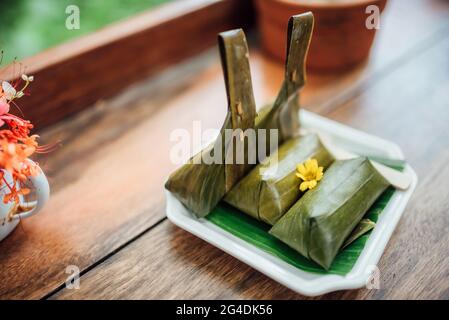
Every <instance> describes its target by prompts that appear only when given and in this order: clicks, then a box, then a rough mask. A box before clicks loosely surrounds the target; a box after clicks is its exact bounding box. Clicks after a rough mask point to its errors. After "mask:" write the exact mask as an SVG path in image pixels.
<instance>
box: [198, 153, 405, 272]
mask: <svg viewBox="0 0 449 320" xmlns="http://www.w3.org/2000/svg"><path fill="white" fill-rule="evenodd" d="M373 160H374V159H373ZM375 160H376V161H378V162H382V163H383V164H385V165H388V166H390V167H392V168H394V169H397V170H401V171H402V170H403V169H404V168H405V165H406V163H405V162H404V161H400V160H390V159H379V158H376V159H375ZM394 193H395V189H394V188H393V187H389V188H388V189H387V190H386V191H385V192H384V193H383V194H382V195H381V196H380V197H379V198H378V199H377V200H376V202H375V203H374V204H373V205H372V206H371V208H370V209H369V210H368V212H367V213H366V215H365V217H364V218H365V219H370V220H371V221H374V222H377V220H378V217H379V215H380V214H381V213H382V211H383V209H385V207H386V206H387V204H388V203H389V201H390V199H391V198H392V196H393V194H394ZM206 219H207V220H209V221H210V222H212V223H213V224H215V225H217V226H218V227H220V228H222V229H223V230H225V231H227V232H229V233H231V234H233V235H234V236H237V237H239V238H240V239H242V240H244V241H246V242H248V243H250V244H252V245H254V246H256V247H257V248H259V249H262V250H264V251H266V252H268V253H270V254H272V255H274V256H276V257H278V258H280V259H281V260H283V261H285V262H287V263H289V264H291V265H292V266H294V267H296V268H298V269H301V270H304V271H308V272H313V273H318V274H337V275H346V274H347V273H348V272H350V271H351V269H352V268H353V267H354V265H355V263H356V262H357V259H358V257H359V256H360V254H361V252H362V250H363V248H364V247H365V244H366V241H367V240H368V238H369V235H370V234H371V232H368V233H366V234H364V235H362V236H361V237H359V238H358V239H356V240H355V241H353V242H352V243H351V244H349V245H348V246H346V247H345V248H343V249H342V251H341V252H340V253H339V254H338V255H337V257H336V258H335V260H334V262H333V263H332V265H331V267H330V269H329V270H327V271H326V270H325V269H323V268H322V267H321V266H319V265H318V264H316V263H314V262H313V261H310V260H308V259H307V258H305V257H304V256H302V255H301V254H299V253H298V252H296V251H295V250H293V249H291V248H290V247H289V246H287V245H286V244H284V243H283V242H281V241H280V240H278V239H276V238H275V237H273V236H272V235H270V234H269V233H268V230H269V229H270V228H271V226H270V225H268V224H265V223H263V222H261V221H258V220H256V219H254V218H252V217H250V216H248V215H246V214H244V213H242V212H240V211H239V210H237V209H235V208H233V207H232V206H230V205H228V204H226V203H223V202H221V203H220V204H219V205H218V206H217V207H216V208H215V209H214V210H213V211H212V212H211V213H210V214H209V215H208V216H207V217H206Z"/></svg>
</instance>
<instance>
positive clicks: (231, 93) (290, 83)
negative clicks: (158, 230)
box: [165, 13, 313, 217]
mask: <svg viewBox="0 0 449 320" xmlns="http://www.w3.org/2000/svg"><path fill="white" fill-rule="evenodd" d="M312 28H313V15H312V14H311V13H305V14H301V15H297V16H294V17H292V18H291V19H290V21H289V31H288V37H287V60H286V66H285V79H284V82H283V84H282V86H281V89H280V91H279V94H278V96H277V98H276V100H275V102H274V103H273V104H272V105H270V106H268V107H266V108H263V109H262V110H261V111H260V112H259V113H258V114H257V115H256V107H255V102H254V96H253V89H252V82H251V73H250V68H249V59H248V57H249V54H248V47H247V43H246V39H245V35H244V33H243V31H242V30H241V29H236V30H231V31H227V32H223V33H220V35H219V48H220V53H221V60H222V67H223V73H224V78H225V85H226V91H227V96H228V113H227V116H226V119H225V122H224V124H223V127H222V129H221V131H220V135H219V138H218V139H217V141H215V143H213V144H212V145H209V146H208V147H207V148H205V149H203V150H202V151H201V152H199V153H198V154H196V155H194V156H193V157H192V158H191V159H190V160H189V161H188V162H187V163H186V164H185V165H184V166H182V167H181V168H179V169H178V170H176V171H175V172H174V173H172V174H171V175H170V177H169V179H168V181H167V182H166V184H165V188H166V189H167V190H169V191H170V192H171V193H172V194H173V195H174V196H175V197H176V198H177V199H178V200H179V201H181V202H182V203H183V204H184V205H185V206H186V207H187V208H188V209H189V210H191V211H192V212H193V213H194V214H195V215H196V216H198V217H204V216H206V215H207V214H209V213H210V211H212V209H213V208H214V207H215V206H216V205H217V204H218V202H219V201H220V200H221V199H222V198H223V197H224V195H225V194H226V193H227V192H229V191H230V190H231V189H232V187H233V186H234V185H235V184H236V183H237V182H238V181H239V180H240V179H241V178H242V177H244V175H245V174H246V173H247V172H248V171H249V170H250V169H251V168H252V167H254V166H255V165H256V163H252V162H249V161H247V160H248V158H250V156H249V155H248V154H250V153H254V154H257V155H260V154H261V153H262V152H261V149H260V148H259V142H260V141H259V133H260V132H261V131H262V130H266V131H269V130H271V129H274V130H277V131H278V132H277V136H276V138H275V139H272V138H270V137H271V135H269V134H265V135H264V136H265V138H266V144H265V146H266V148H265V150H268V152H264V155H265V156H269V155H270V153H271V152H272V150H275V149H276V148H272V145H273V142H275V143H276V147H277V145H280V144H281V143H283V142H284V141H285V140H287V139H290V138H292V137H295V136H297V135H298V133H299V118H298V111H299V101H298V90H299V89H300V88H301V87H302V86H303V85H304V83H305V58H306V55H307V50H308V47H309V43H310V38H311V34H312ZM227 129H232V130H240V131H241V132H242V133H243V132H246V130H248V129H253V130H256V131H257V135H256V137H257V143H256V144H255V145H251V144H250V143H247V144H245V149H244V151H245V152H244V153H245V155H244V157H245V162H244V163H243V164H241V163H240V164H239V163H236V162H235V161H234V162H232V161H231V162H229V161H227V160H228V159H229V157H228V156H229V155H231V157H232V154H233V150H234V149H233V146H232V143H233V141H234V140H233V139H226V135H225V134H224V132H225V130H227ZM264 132H265V131H264ZM270 134H271V133H270ZM270 140H275V141H270ZM264 142H265V141H262V143H261V144H263V143H264ZM217 148H218V149H221V150H222V161H221V162H220V163H217V162H213V163H204V162H202V161H201V160H202V159H203V158H204V157H206V158H215V157H216V154H215V150H217Z"/></svg>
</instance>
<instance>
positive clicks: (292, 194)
mask: <svg viewBox="0 0 449 320" xmlns="http://www.w3.org/2000/svg"><path fill="white" fill-rule="evenodd" d="M310 158H315V159H317V161H318V164H319V165H320V166H322V167H324V168H325V169H326V168H327V167H328V166H329V165H330V164H331V163H332V162H333V161H334V158H333V157H332V155H331V154H330V153H329V152H328V151H327V150H326V149H325V148H324V146H323V145H322V144H321V141H320V139H319V138H318V136H317V135H316V134H308V135H306V136H303V137H297V138H293V139H290V140H287V141H285V142H284V143H283V144H282V145H281V146H280V147H279V149H278V150H277V151H276V152H275V153H273V154H272V155H271V156H270V157H268V158H267V159H266V160H265V161H264V163H262V164H259V165H258V166H256V167H255V168H253V169H252V170H251V171H250V172H249V173H248V174H247V175H246V176H245V177H244V178H243V179H242V180H240V182H238V183H237V184H236V186H235V187H234V188H233V189H232V190H231V191H230V192H229V193H227V194H226V196H225V198H224V201H225V202H227V203H229V204H230V205H232V206H234V207H236V208H238V209H240V210H241V211H243V212H245V213H247V214H249V215H250V216H252V217H254V218H256V219H258V220H261V221H264V222H266V223H268V224H271V225H273V224H275V223H276V222H277V221H278V220H279V219H280V218H281V217H282V215H284V213H285V212H287V210H288V209H289V208H290V207H291V206H292V205H293V204H294V203H295V202H296V201H297V200H298V199H299V197H300V196H301V195H302V194H303V193H302V192H301V191H300V190H299V185H300V183H301V179H299V178H298V177H297V176H296V166H297V165H298V164H299V163H302V162H305V161H306V160H307V159H310Z"/></svg>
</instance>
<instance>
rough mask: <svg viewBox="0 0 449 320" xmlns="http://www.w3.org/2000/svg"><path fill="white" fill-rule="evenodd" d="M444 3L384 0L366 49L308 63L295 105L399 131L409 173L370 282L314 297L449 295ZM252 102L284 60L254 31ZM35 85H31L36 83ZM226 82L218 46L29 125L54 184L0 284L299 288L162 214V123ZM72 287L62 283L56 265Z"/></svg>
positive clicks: (165, 291)
mask: <svg viewBox="0 0 449 320" xmlns="http://www.w3.org/2000/svg"><path fill="white" fill-rule="evenodd" d="M448 17H449V3H448V2H447V1H442V0H407V1H405V0H392V1H391V2H390V4H389V7H388V8H387V11H386V13H385V15H384V17H383V19H382V20H381V30H380V31H379V34H378V38H377V40H376V43H375V47H374V49H373V55H372V58H371V60H370V61H369V63H367V64H366V65H364V66H361V67H360V68H358V69H356V70H354V71H352V72H350V73H347V74H344V75H339V76H337V75H333V76H317V75H310V76H309V81H308V84H307V86H306V88H305V90H304V91H303V94H302V97H301V98H302V103H303V105H304V106H305V108H306V109H308V110H311V111H314V112H317V113H319V114H322V115H325V116H327V117H329V118H331V119H334V120H337V121H340V122H342V123H344V124H347V125H350V126H352V127H354V128H357V129H360V130H364V131H366V132H369V133H371V134H374V135H377V136H380V137H382V138H385V139H390V140H392V141H394V142H395V143H397V144H399V145H400V146H401V148H402V149H403V151H404V153H405V156H406V158H407V160H408V161H409V163H410V164H411V165H412V166H413V168H414V169H415V170H416V171H417V173H418V175H419V179H420V182H419V185H418V187H417V190H416V191H415V194H414V196H413V198H412V200H411V202H410V204H409V205H408V207H407V209H406V211H405V213H404V215H403V218H402V219H401V221H400V223H399V225H398V228H397V229H396V231H395V233H394V235H393V237H392V238H391V240H390V242H389V244H388V246H387V249H386V251H385V253H384V255H383V257H382V259H381V260H380V263H379V269H380V273H381V288H380V290H367V289H360V290H352V291H342V292H335V293H331V294H328V295H325V296H322V297H318V298H330V299H341V298H345V299H348V298H349V299H378V298H386V299H393V298H412V299H414V298H439V299H448V298H449V255H448V252H449V184H448V181H449V24H448V21H449V20H448ZM251 68H252V72H253V82H254V89H255V94H256V97H257V98H256V100H257V103H258V105H259V106H260V105H261V104H262V103H263V102H264V101H267V100H269V99H270V98H272V97H273V96H274V94H275V93H276V91H277V89H278V86H279V85H280V82H281V80H282V66H281V65H280V64H278V63H277V62H274V61H271V60H270V59H267V58H266V57H264V56H263V54H262V53H261V52H260V51H259V50H258V49H257V44H253V45H252V50H251ZM36 94H37V93H36ZM225 101H226V99H225V93H224V85H223V79H222V73H221V68H220V64H219V59H218V54H217V52H216V49H215V48H214V49H211V50H209V51H206V52H205V53H203V54H201V55H199V56H197V57H195V58H192V59H189V60H186V61H184V62H182V63H180V64H178V65H176V66H175V67H172V68H170V69H168V70H166V71H164V72H163V73H159V74H158V75H157V76H154V77H152V78H150V79H147V80H145V81H143V82H140V83H139V84H137V85H135V86H132V87H131V88H129V89H128V90H126V91H125V92H124V93H121V94H119V95H118V96H116V97H115V98H113V99H111V100H108V101H105V102H100V103H97V104H96V105H95V107H93V108H90V109H88V110H87V111H83V112H81V113H78V114H77V115H75V116H73V117H72V118H69V119H67V120H65V121H64V122H61V123H59V124H57V125H55V126H53V127H50V128H48V129H46V130H45V131H43V132H40V133H41V135H42V140H43V141H46V142H49V141H54V139H61V140H63V146H62V147H61V148H60V149H58V150H57V151H56V152H54V153H53V154H51V156H48V157H45V158H42V159H40V163H41V165H42V166H43V168H44V170H45V171H46V173H47V175H48V177H49V180H50V183H51V186H52V197H51V200H50V202H49V203H48V205H47V206H46V208H45V209H44V210H43V211H42V213H40V214H39V215H37V216H35V217H32V218H30V219H27V220H25V221H23V222H22V223H21V225H20V227H19V228H17V229H16V230H15V232H14V233H13V234H12V235H11V236H9V237H8V238H7V239H5V240H4V241H3V242H1V243H0V279H1V281H0V298H3V299H12V298H32V299H39V298H50V299H75V298H76V299H77V298H80V299H111V298H145V299H147V298H162V299H164V298H212V299H215V298H219V299H222V298H238V299H240V298H243V299H251V298H255V299H259V298H263V299H304V298H305V297H303V296H300V295H298V294H296V293H294V292H292V291H290V290H289V289H287V288H285V287H283V286H282V285H279V284H277V283H276V282H274V281H272V280H271V279H269V278H267V277H266V276H264V275H262V274H261V273H259V272H257V271H255V270H254V269H252V268H250V267H249V266H247V265H245V264H243V263H241V262H240V261H238V260H236V259H234V258H232V257H231V256H229V255H227V254H225V253H223V252H222V251H220V250H219V249H217V248H215V247H213V246H211V245H209V244H207V243H206V242H204V241H202V240H200V239H198V238H196V237H195V236H193V235H191V234H189V233H187V232H185V231H183V230H181V229H179V228H177V227H175V226H174V225H173V224H172V223H170V221H168V220H167V218H166V217H165V208H164V206H165V202H164V195H163V182H164V180H165V179H166V177H167V175H168V174H169V173H170V172H171V171H172V170H173V168H174V165H173V164H171V163H170V161H169V150H170V147H171V146H172V145H173V143H172V142H170V141H169V134H170V132H171V131H172V130H173V129H175V128H186V129H188V130H192V121H193V120H201V121H203V122H202V124H203V128H206V127H211V128H217V127H219V126H220V124H221V121H222V120H223V116H224V114H225V109H226V105H225ZM70 265H74V266H77V267H78V268H79V269H80V271H81V278H80V288H79V289H78V290H74V289H67V288H65V281H66V279H67V278H68V277H69V275H70V274H68V273H66V268H67V266H70Z"/></svg>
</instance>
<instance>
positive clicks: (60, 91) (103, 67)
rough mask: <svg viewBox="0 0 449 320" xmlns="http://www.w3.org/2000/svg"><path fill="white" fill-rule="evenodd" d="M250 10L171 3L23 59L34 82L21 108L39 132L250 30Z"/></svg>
mask: <svg viewBox="0 0 449 320" xmlns="http://www.w3.org/2000/svg"><path fill="white" fill-rule="evenodd" d="M236 12H239V14H235V13H236ZM252 12H253V11H252V10H251V3H250V1H246V0H245V1H241V0H225V1H219V0H200V1H198V0H182V1H174V2H171V3H168V4H167V5H163V6H161V7H159V8H157V9H153V10H150V11H148V12H145V13H143V14H141V15H138V16H136V17H133V18H130V19H128V20H125V21H123V22H119V23H116V24H113V25H111V26H108V27H106V28H103V29H101V30H100V31H98V32H95V33H92V34H90V35H87V36H85V37H81V38H79V39H76V40H74V41H70V42H68V43H66V44H62V45H60V46H57V47H55V48H52V49H49V50H46V51H44V52H42V53H40V54H37V55H35V56H33V57H30V58H26V59H24V60H23V61H21V63H22V64H23V65H24V66H26V67H27V73H28V74H34V75H35V78H36V81H35V82H34V83H33V86H32V94H31V96H30V97H27V98H26V99H22V100H21V107H22V109H23V110H26V115H27V117H28V118H29V119H30V120H31V121H32V122H33V123H34V124H35V125H36V126H37V127H38V128H42V127H44V126H47V125H50V124H54V123H56V122H57V121H59V120H61V119H63V118H65V117H67V116H68V115H70V114H73V113H75V112H77V111H79V110H82V109H84V108H87V107H89V106H91V105H92V104H93V103H95V102H96V101H98V100H101V99H104V98H106V97H111V96H113V95H116V94H117V92H119V91H122V90H124V89H126V88H127V87H128V86H129V85H131V84H132V83H133V82H135V81H137V80H140V79H144V78H145V77H147V76H148V75H150V74H154V73H155V72H157V71H161V70H162V69H164V68H166V67H167V66H170V65H172V64H174V63H176V62H179V61H181V60H183V59H185V58H187V57H191V56H193V55H195V54H198V53H199V52H201V51H203V50H204V49H205V48H207V47H209V46H211V45H214V44H215V41H216V37H217V33H218V32H221V31H223V30H227V29H232V28H236V27H249V26H251V24H252V21H253V18H252ZM16 69H17V68H16ZM12 70H13V68H8V67H5V68H3V69H0V79H5V78H6V79H8V78H10V77H17V76H20V74H19V75H17V74H12ZM36 106H39V107H36Z"/></svg>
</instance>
